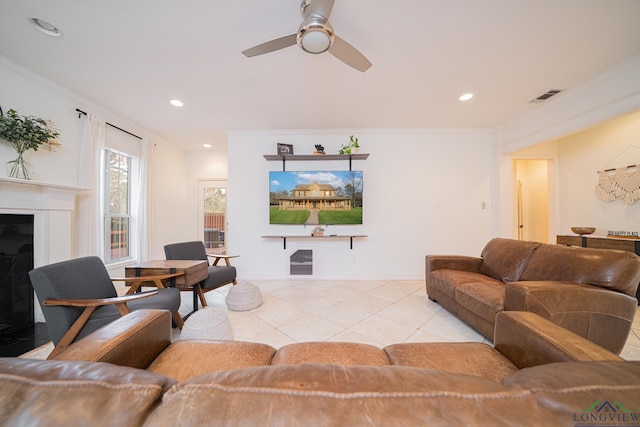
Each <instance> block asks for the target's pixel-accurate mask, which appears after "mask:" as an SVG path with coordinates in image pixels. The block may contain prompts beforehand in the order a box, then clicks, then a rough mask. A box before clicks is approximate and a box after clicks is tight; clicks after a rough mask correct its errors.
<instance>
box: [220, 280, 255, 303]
mask: <svg viewBox="0 0 640 427" xmlns="http://www.w3.org/2000/svg"><path fill="white" fill-rule="evenodd" d="M225 301H226V302H227V308H228V309H229V310H233V311H247V310H253V309H254V308H256V307H259V306H261V305H262V292H260V289H258V287H257V286H256V285H254V284H253V283H251V282H249V281H246V280H241V281H239V282H238V284H237V285H233V286H231V289H229V293H228V294H227V297H226V298H225Z"/></svg>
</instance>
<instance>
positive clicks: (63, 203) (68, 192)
mask: <svg viewBox="0 0 640 427" xmlns="http://www.w3.org/2000/svg"><path fill="white" fill-rule="evenodd" d="M83 191H89V189H88V188H82V187H74V186H69V185H60V184H49V183H46V182H41V181H31V180H26V179H16V178H5V177H0V195H2V197H1V198H0V209H2V208H9V209H37V210H71V211H73V209H74V205H75V196H76V194H77V193H81V192H83Z"/></svg>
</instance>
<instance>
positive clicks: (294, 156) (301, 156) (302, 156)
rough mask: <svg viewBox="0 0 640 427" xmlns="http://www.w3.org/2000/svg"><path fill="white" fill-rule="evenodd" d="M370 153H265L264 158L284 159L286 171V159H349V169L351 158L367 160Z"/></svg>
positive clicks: (283, 166)
mask: <svg viewBox="0 0 640 427" xmlns="http://www.w3.org/2000/svg"><path fill="white" fill-rule="evenodd" d="M368 157H369V155H368V154H324V155H322V154H292V155H290V156H281V155H279V154H264V158H265V159H267V160H269V161H282V170H283V171H285V170H286V169H285V166H286V161H287V160H288V161H305V160H313V161H319V160H349V170H351V160H366V159H367V158H368Z"/></svg>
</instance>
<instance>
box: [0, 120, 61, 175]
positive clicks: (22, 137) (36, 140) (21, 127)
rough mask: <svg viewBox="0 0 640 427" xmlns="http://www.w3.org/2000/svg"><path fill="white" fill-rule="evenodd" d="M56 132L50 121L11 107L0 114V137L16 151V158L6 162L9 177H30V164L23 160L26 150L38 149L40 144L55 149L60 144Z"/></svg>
mask: <svg viewBox="0 0 640 427" xmlns="http://www.w3.org/2000/svg"><path fill="white" fill-rule="evenodd" d="M59 135H60V134H59V133H58V131H57V129H56V127H55V125H54V124H53V123H52V122H51V121H45V120H43V119H41V118H38V117H33V116H21V115H20V114H18V113H17V112H16V111H15V110H13V109H11V110H9V111H7V113H6V114H2V115H0V139H1V140H3V141H6V142H7V143H9V144H10V145H11V146H12V147H13V148H14V149H15V150H16V152H17V153H18V158H17V159H15V160H11V161H9V162H7V174H8V176H9V177H10V178H22V179H31V173H32V168H31V165H30V164H29V163H28V162H27V161H26V160H24V157H23V155H24V152H25V151H27V150H33V151H38V148H40V146H43V147H44V148H46V149H48V150H49V151H55V148H56V147H57V146H59V145H60V143H59V142H58V141H57V140H56V138H57V137H58V136H59Z"/></svg>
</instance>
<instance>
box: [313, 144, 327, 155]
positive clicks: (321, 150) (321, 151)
mask: <svg viewBox="0 0 640 427" xmlns="http://www.w3.org/2000/svg"><path fill="white" fill-rule="evenodd" d="M315 147H316V150H315V151H314V152H313V154H314V155H316V156H317V155H324V154H326V153H325V152H324V147H323V146H322V145H320V144H316V145H315Z"/></svg>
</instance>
